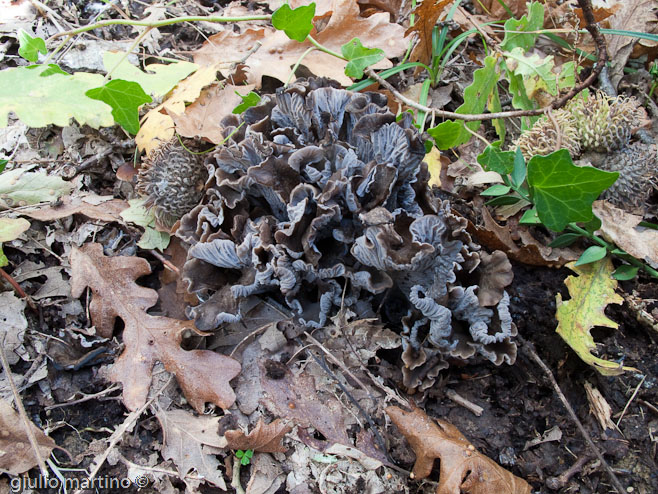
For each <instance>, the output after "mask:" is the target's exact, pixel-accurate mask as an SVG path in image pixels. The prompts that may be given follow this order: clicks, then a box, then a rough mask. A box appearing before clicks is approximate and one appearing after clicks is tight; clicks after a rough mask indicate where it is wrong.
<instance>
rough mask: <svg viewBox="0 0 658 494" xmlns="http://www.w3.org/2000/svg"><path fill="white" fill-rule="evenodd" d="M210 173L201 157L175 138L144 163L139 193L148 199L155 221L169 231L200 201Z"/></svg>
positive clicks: (139, 176) (138, 179) (139, 181)
mask: <svg viewBox="0 0 658 494" xmlns="http://www.w3.org/2000/svg"><path fill="white" fill-rule="evenodd" d="M207 179H208V171H207V170H206V168H205V166H204V165H203V161H202V160H201V159H200V157H199V156H198V155H195V154H192V153H191V152H190V151H188V150H187V149H185V148H184V147H183V145H182V144H181V143H180V142H179V141H178V139H172V140H170V141H168V142H166V143H164V144H162V145H160V146H159V147H157V148H156V149H154V150H153V151H151V152H150V153H149V154H148V156H147V157H146V158H145V159H144V160H142V167H141V169H140V171H139V173H138V175H137V192H138V193H139V194H140V195H142V196H145V197H146V203H145V206H146V207H147V208H150V209H152V210H153V212H154V214H155V218H156V221H157V222H158V223H159V224H160V225H161V226H163V227H166V228H167V229H170V228H171V227H172V226H173V225H174V223H176V221H178V220H179V219H180V218H181V217H182V216H183V215H184V214H186V213H188V212H189V211H191V210H192V209H193V208H194V207H195V206H196V205H197V204H198V203H199V201H200V200H201V198H202V196H203V192H204V186H205V183H206V180H207Z"/></svg>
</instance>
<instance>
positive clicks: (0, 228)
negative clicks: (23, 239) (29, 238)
mask: <svg viewBox="0 0 658 494" xmlns="http://www.w3.org/2000/svg"><path fill="white" fill-rule="evenodd" d="M29 228H30V222H29V221H27V220H25V219H23V218H0V243H2V242H11V241H12V240H15V239H17V238H18V237H19V235H20V234H21V233H23V232H24V231H26V230H29Z"/></svg>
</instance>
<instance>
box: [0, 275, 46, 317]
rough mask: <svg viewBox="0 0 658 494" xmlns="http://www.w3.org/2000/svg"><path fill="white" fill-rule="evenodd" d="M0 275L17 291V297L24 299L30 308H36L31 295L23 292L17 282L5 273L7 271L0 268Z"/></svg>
mask: <svg viewBox="0 0 658 494" xmlns="http://www.w3.org/2000/svg"><path fill="white" fill-rule="evenodd" d="M0 275H2V277H3V278H4V279H5V280H7V281H8V282H9V284H10V285H11V286H12V287H13V288H14V290H16V293H18V296H19V297H21V298H23V299H25V301H26V302H27V305H29V306H30V308H31V309H32V310H37V306H36V304H35V303H34V300H32V297H30V296H29V295H28V294H27V293H25V290H23V289H22V288H21V286H20V285H19V284H18V282H17V281H16V280H15V279H14V278H13V277H12V276H11V275H10V274H9V273H7V271H5V270H4V269H2V268H0Z"/></svg>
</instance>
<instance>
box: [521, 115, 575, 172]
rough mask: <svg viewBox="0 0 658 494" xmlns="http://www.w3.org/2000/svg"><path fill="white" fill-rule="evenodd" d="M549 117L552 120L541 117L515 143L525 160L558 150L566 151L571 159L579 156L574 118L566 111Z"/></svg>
mask: <svg viewBox="0 0 658 494" xmlns="http://www.w3.org/2000/svg"><path fill="white" fill-rule="evenodd" d="M551 116H552V117H553V118H548V117H546V116H544V117H542V118H541V119H540V120H538V121H537V122H536V123H535V125H533V126H532V128H531V129H530V130H528V131H527V132H524V133H523V134H521V136H520V137H519V139H518V140H517V141H516V146H517V147H518V148H520V149H521V152H522V153H523V156H524V158H525V159H526V160H529V159H530V158H532V157H533V156H535V155H537V154H539V155H542V156H544V155H547V154H551V153H552V152H554V151H557V150H558V149H567V150H568V151H569V154H571V156H572V157H575V156H578V155H579V154H580V136H579V134H578V129H577V128H576V120H575V118H573V116H572V115H571V113H570V112H568V111H567V110H556V111H554V112H553V113H552V115H551ZM556 124H557V128H556V126H555V125H556ZM558 137H559V141H560V142H559V147H558Z"/></svg>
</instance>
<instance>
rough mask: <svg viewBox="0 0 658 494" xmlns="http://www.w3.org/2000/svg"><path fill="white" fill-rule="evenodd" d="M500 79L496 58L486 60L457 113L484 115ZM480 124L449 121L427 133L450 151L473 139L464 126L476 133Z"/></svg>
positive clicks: (440, 145)
mask: <svg viewBox="0 0 658 494" xmlns="http://www.w3.org/2000/svg"><path fill="white" fill-rule="evenodd" d="M499 77H500V74H499V73H498V70H497V68H496V58H495V57H487V58H485V59H484V67H482V68H481V69H478V70H476V71H475V72H474V73H473V83H472V84H471V85H470V86H468V87H467V88H466V89H465V90H464V104H462V105H461V106H460V107H459V108H457V110H456V112H457V113H462V114H477V113H482V112H483V111H484V109H485V108H486V107H487V102H488V101H489V98H491V97H492V93H493V91H494V90H495V89H496V83H497V82H498V79H499ZM480 123H481V122H480V121H477V122H468V123H466V124H464V122H462V121H459V122H454V121H452V120H448V121H446V122H443V123H441V124H439V125H437V126H436V127H434V128H432V129H428V131H427V132H428V133H429V134H430V135H431V136H432V138H433V139H434V140H435V141H436V145H437V147H438V148H439V149H449V148H452V147H455V146H459V145H460V144H464V143H465V142H468V140H469V139H470V138H471V137H472V134H471V132H469V131H468V130H466V128H464V125H466V126H467V127H468V128H469V129H471V130H472V131H473V132H475V131H476V130H477V129H478V128H479V127H480Z"/></svg>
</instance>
